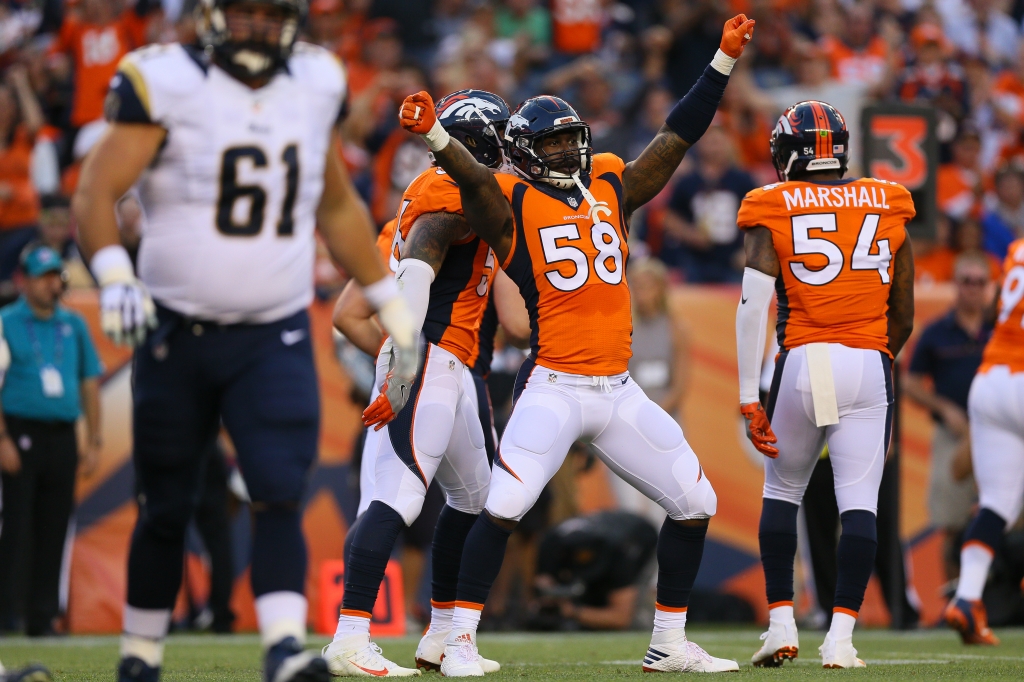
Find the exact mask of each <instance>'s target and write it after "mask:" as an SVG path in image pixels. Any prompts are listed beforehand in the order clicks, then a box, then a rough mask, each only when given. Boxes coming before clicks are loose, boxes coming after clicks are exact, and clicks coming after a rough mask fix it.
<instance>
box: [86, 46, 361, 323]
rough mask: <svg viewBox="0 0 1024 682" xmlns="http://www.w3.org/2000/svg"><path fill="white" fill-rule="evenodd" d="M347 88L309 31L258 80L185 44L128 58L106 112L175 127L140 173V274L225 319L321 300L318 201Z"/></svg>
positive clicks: (191, 312) (265, 316) (170, 303)
mask: <svg viewBox="0 0 1024 682" xmlns="http://www.w3.org/2000/svg"><path fill="white" fill-rule="evenodd" d="M345 93H346V80H345V71H344V68H343V67H342V65H341V62H339V61H338V59H337V58H336V57H334V56H333V55H332V54H331V53H329V52H328V51H326V50H323V49H321V48H319V47H315V46H312V45H309V44H305V43H299V44H297V45H296V47H295V51H294V53H293V55H292V57H291V58H290V59H289V61H288V68H287V70H285V71H282V72H280V73H278V74H277V75H275V76H274V77H273V79H272V80H271V81H270V82H269V83H268V84H267V85H266V86H264V87H262V88H259V89H252V88H249V87H248V86H246V85H244V84H243V83H241V82H240V81H238V80H236V79H234V78H232V77H231V76H229V75H228V74H227V73H226V72H225V71H223V70H221V69H220V68H218V67H217V66H216V65H213V64H211V63H210V62H209V60H207V59H206V58H205V55H204V54H203V53H202V52H201V51H199V50H197V49H195V48H192V47H186V46H182V45H179V44H171V45H156V46H151V47H146V48H143V49H140V50H136V51H135V52H132V53H130V54H129V55H127V56H126V57H125V58H124V59H123V60H122V62H121V64H120V65H119V68H118V72H117V75H116V76H115V77H114V79H113V81H112V82H111V88H110V94H109V95H108V100H107V107H106V108H107V117H108V119H110V120H112V121H115V122H123V123H151V124H156V125H159V126H161V127H163V128H165V129H166V130H167V138H166V141H165V143H164V145H163V147H162V148H161V150H160V151H159V153H158V155H157V157H156V159H155V161H154V163H153V164H152V165H151V167H150V168H149V169H148V170H147V171H146V172H145V173H144V174H143V176H142V178H141V179H140V180H139V185H138V187H139V194H140V197H141V200H142V206H143V209H144V210H145V213H146V226H145V230H144V233H143V235H142V245H141V247H140V251H139V260H138V270H139V277H140V278H141V279H142V281H143V282H145V284H146V286H148V287H149V290H150V291H151V292H152V294H153V297H154V299H156V301H157V302H158V303H160V304H162V305H164V306H166V307H168V308H170V309H172V310H175V311H177V312H179V313H182V314H184V315H188V316H192V317H197V318H201V319H209V320H214V321H217V322H221V323H225V324H230V323H236V322H247V323H266V322H272V321H275V320H279V319H283V318H285V317H288V316H289V315H292V314H294V313H295V312H297V311H298V310H300V309H302V308H304V307H305V306H307V305H309V303H310V301H311V300H312V298H313V260H314V252H315V241H314V235H313V231H314V227H315V213H316V209H317V206H318V205H319V202H320V195H321V193H322V191H323V184H324V183H323V177H324V167H325V162H326V158H327V153H328V148H329V145H330V144H331V131H332V129H333V127H334V124H335V123H336V121H337V120H338V118H339V116H340V115H341V113H342V108H343V103H344V101H345Z"/></svg>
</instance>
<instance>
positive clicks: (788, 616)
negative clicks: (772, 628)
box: [768, 604, 793, 625]
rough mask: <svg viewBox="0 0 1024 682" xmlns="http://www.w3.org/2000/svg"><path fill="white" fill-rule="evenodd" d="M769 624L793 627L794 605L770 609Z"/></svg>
mask: <svg viewBox="0 0 1024 682" xmlns="http://www.w3.org/2000/svg"><path fill="white" fill-rule="evenodd" d="M768 622H769V623H770V624H771V625H791V624H792V623H793V605H792V604H787V605H786V606H776V607H775V608H772V609H768Z"/></svg>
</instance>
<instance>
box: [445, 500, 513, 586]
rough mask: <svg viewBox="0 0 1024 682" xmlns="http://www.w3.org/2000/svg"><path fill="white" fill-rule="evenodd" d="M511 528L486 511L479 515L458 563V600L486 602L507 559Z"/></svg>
mask: <svg viewBox="0 0 1024 682" xmlns="http://www.w3.org/2000/svg"><path fill="white" fill-rule="evenodd" d="M510 535H512V531H510V530H505V529H504V528H502V527H501V526H499V525H498V524H496V523H495V522H494V521H492V520H491V517H490V516H488V515H487V512H484V513H483V514H481V515H480V516H479V518H477V520H476V522H475V523H474V524H473V527H472V528H471V529H470V530H469V535H467V536H466V543H465V548H464V549H463V552H462V558H463V561H462V563H461V566H460V567H459V587H458V590H457V596H456V598H457V600H458V601H464V602H471V603H473V604H481V605H482V604H484V603H486V602H487V595H488V593H490V591H491V585H493V584H494V580H495V578H497V577H498V572H499V571H500V570H501V564H502V562H503V561H504V560H505V546H506V545H507V544H508V538H509V536H510Z"/></svg>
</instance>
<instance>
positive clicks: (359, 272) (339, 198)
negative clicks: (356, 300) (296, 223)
mask: <svg viewBox="0 0 1024 682" xmlns="http://www.w3.org/2000/svg"><path fill="white" fill-rule="evenodd" d="M316 222H317V229H318V230H319V231H320V234H321V236H323V238H324V243H325V244H326V246H327V250H328V251H329V252H330V254H331V257H332V258H334V260H336V261H337V262H338V263H340V264H341V265H342V266H343V267H344V268H345V270H346V271H347V272H348V273H349V274H350V275H352V277H354V278H355V280H356V281H357V282H359V284H361V285H362V286H366V285H368V284H373V283H374V282H377V281H379V280H381V279H383V277H384V276H385V275H386V274H387V268H385V267H384V263H382V262H381V259H380V254H378V253H377V248H376V246H375V245H374V239H375V231H374V229H373V221H372V220H371V218H370V214H369V212H368V211H367V210H366V205H365V204H364V203H363V200H362V199H361V198H360V197H359V195H358V194H357V193H356V190H355V188H354V187H353V186H352V181H351V180H350V179H349V176H348V171H347V170H345V166H344V164H342V162H341V158H340V157H339V155H338V139H337V133H335V134H334V135H333V136H332V138H331V144H330V146H329V147H328V151H327V165H326V168H325V170H324V192H323V196H322V197H321V199H320V205H319V206H318V207H317V212H316Z"/></svg>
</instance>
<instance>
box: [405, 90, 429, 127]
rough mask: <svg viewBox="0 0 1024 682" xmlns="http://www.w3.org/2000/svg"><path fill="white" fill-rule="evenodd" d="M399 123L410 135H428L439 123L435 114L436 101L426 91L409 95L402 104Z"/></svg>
mask: <svg viewBox="0 0 1024 682" xmlns="http://www.w3.org/2000/svg"><path fill="white" fill-rule="evenodd" d="M398 121H399V123H401V124H402V127H403V128H405V129H406V130H408V131H409V132H410V133H416V134H417V135H426V134H427V133H429V132H430V129H431V128H433V127H434V124H435V123H437V116H436V115H435V114H434V100H432V99H431V98H430V95H428V94H427V93H426V91H424V90H420V91H419V92H417V93H416V94H415V95H409V96H408V97H406V98H405V101H404V102H402V109H401V110H400V111H399V114H398Z"/></svg>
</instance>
